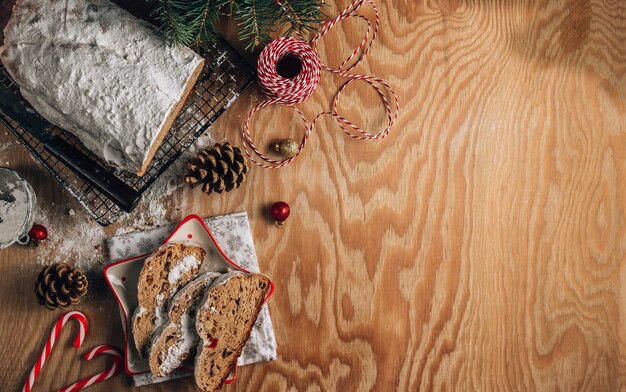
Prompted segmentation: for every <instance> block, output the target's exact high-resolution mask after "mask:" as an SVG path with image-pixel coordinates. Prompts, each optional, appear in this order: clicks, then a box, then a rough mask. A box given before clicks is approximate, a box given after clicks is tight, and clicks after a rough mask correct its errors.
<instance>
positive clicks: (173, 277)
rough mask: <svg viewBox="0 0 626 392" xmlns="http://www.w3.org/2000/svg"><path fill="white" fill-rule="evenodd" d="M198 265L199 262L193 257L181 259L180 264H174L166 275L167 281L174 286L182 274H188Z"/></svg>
mask: <svg viewBox="0 0 626 392" xmlns="http://www.w3.org/2000/svg"><path fill="white" fill-rule="evenodd" d="M198 264H200V260H198V259H197V258H196V257H195V256H193V255H188V256H185V257H183V260H182V261H181V262H180V263H178V264H176V265H175V266H174V268H172V269H171V270H170V272H169V274H168V275H167V281H168V282H170V284H172V285H173V284H175V283H176V282H178V281H179V280H180V278H181V277H182V276H183V274H185V273H187V272H189V271H190V270H191V269H192V268H193V267H196V266H197V265H198Z"/></svg>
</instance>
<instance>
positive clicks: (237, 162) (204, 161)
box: [185, 142, 248, 194]
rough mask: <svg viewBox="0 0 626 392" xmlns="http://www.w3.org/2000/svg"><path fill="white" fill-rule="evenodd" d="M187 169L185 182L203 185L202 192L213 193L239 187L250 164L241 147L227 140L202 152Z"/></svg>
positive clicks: (192, 184)
mask: <svg viewBox="0 0 626 392" xmlns="http://www.w3.org/2000/svg"><path fill="white" fill-rule="evenodd" d="M187 170H188V171H189V173H188V174H187V175H186V176H185V182H186V183H187V184H189V185H191V186H192V187H195V186H198V185H201V186H202V192H204V193H206V194H211V192H217V193H222V192H224V191H226V192H230V191H231V190H233V189H234V188H239V186H240V185H241V183H242V182H243V180H244V179H245V178H246V173H248V165H247V164H246V158H245V157H244V156H243V153H242V152H241V149H240V148H239V147H233V146H231V145H230V143H228V142H226V143H224V144H219V143H218V144H216V145H215V147H213V148H212V149H210V150H203V151H202V152H200V154H198V157H197V159H196V160H194V161H192V162H189V163H188V164H187Z"/></svg>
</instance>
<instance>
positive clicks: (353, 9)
mask: <svg viewBox="0 0 626 392" xmlns="http://www.w3.org/2000/svg"><path fill="white" fill-rule="evenodd" d="M275 1H276V2H277V3H278V4H279V5H280V6H281V7H282V8H283V10H284V12H285V14H286V15H288V16H289V10H288V9H287V8H286V7H285V6H284V4H283V3H282V2H281V1H280V0H275ZM365 3H368V4H370V5H371V6H372V9H373V10H374V15H375V20H374V24H373V26H372V23H371V21H370V20H369V19H368V18H367V17H365V16H363V15H360V14H358V13H357V12H358V11H359V9H360V8H361V7H362V6H363V5H364V4H365ZM348 18H359V19H361V20H364V21H365V22H366V24H367V31H366V33H365V35H364V36H363V39H362V40H361V42H360V44H359V46H358V47H357V48H356V49H355V50H354V51H353V52H352V53H351V54H350V55H349V56H348V57H347V58H345V59H344V60H343V61H342V62H341V64H340V65H339V67H338V68H331V67H329V66H327V65H325V64H323V63H322V62H321V60H320V58H319V56H318V54H317V52H316V51H315V48H316V46H317V43H318V41H319V40H320V39H321V38H322V37H324V35H326V34H327V33H328V32H329V31H330V30H331V29H332V28H333V27H334V26H336V25H337V24H338V23H339V22H341V21H343V20H346V19H348ZM379 26H380V17H379V12H378V8H377V7H376V5H375V4H374V1H373V0H354V1H352V2H351V3H350V4H349V5H348V6H347V7H346V8H345V9H344V10H343V11H342V12H340V13H339V15H337V16H336V17H335V18H334V19H331V20H329V21H327V22H326V23H324V24H323V25H322V26H321V28H320V30H319V32H318V33H317V34H316V35H315V36H314V37H313V38H312V39H311V40H310V41H309V42H308V43H307V42H305V41H304V39H303V37H302V36H301V35H300V33H299V32H298V30H297V29H296V34H297V38H287V37H281V38H277V39H275V40H274V41H272V42H271V43H270V44H269V45H268V46H267V47H265V48H264V49H263V51H262V52H261V55H260V56H259V60H258V64H257V67H258V77H259V83H260V84H261V88H262V90H263V92H264V93H265V95H266V96H267V97H268V99H267V100H265V101H262V102H261V103H259V104H258V105H257V106H255V107H254V108H253V109H252V111H251V112H250V114H249V115H248V117H247V118H246V121H245V123H244V126H243V129H242V140H243V143H242V145H243V148H244V151H245V153H246V155H247V156H248V158H250V160H251V161H252V162H253V163H254V164H256V165H257V166H259V167H263V168H267V169H277V168H280V167H283V166H285V165H288V164H289V163H291V162H292V161H293V160H294V159H296V158H297V157H298V155H300V153H301V152H302V150H303V149H304V146H305V144H306V142H307V140H308V139H309V137H310V135H311V131H312V130H313V128H314V126H315V124H316V122H317V120H318V119H319V118H320V117H321V116H325V115H330V116H333V117H334V118H335V119H336V120H337V123H338V124H339V126H340V127H341V129H342V130H343V132H344V133H346V134H347V135H348V136H349V137H351V138H353V139H358V140H381V139H383V138H385V137H386V136H387V135H388V134H389V132H390V131H391V128H392V127H393V125H394V123H395V122H396V120H397V118H398V114H399V111H400V105H399V102H398V98H397V96H396V94H395V92H394V91H393V89H392V88H391V87H390V86H389V84H388V83H387V82H385V81H384V80H382V79H380V78H377V77H374V76H368V75H358V74H351V73H349V72H350V71H351V70H352V69H354V67H356V66H357V65H358V64H360V63H361V62H362V61H363V60H364V58H365V57H366V56H367V55H368V54H369V52H370V50H371V48H372V45H373V43H374V41H375V40H376V37H377V35H378V29H379ZM370 34H371V39H370ZM289 57H292V58H294V59H296V60H297V61H298V62H299V63H300V64H301V68H300V70H299V72H298V74H297V75H295V76H294V77H285V76H282V75H280V73H279V72H278V70H277V67H278V64H279V62H281V61H282V60H285V59H287V58H289ZM355 58H356V60H354V59H355ZM350 63H351V64H350ZM348 64H350V65H348ZM321 69H324V70H326V71H328V72H331V73H334V74H338V75H340V76H342V77H344V78H347V79H348V80H347V81H346V82H345V83H344V84H343V85H342V86H341V87H339V90H338V91H337V94H336V95H335V98H334V99H333V103H332V107H331V110H332V111H330V112H322V113H319V114H318V115H317V116H315V118H314V119H313V121H312V122H311V123H310V124H309V123H308V121H307V119H306V117H305V116H304V114H303V112H302V111H301V110H300V109H298V108H296V107H295V105H297V104H299V103H302V102H304V101H305V100H306V99H308V98H309V97H310V96H311V94H313V92H314V91H315V89H316V88H317V86H318V84H319V81H320V77H321ZM355 81H363V82H365V83H367V84H368V85H370V86H371V87H372V88H373V89H374V90H375V91H376V93H377V94H378V96H379V97H380V99H381V102H382V104H383V106H384V107H385V111H386V113H387V126H386V127H385V128H383V129H382V130H381V131H380V132H378V133H371V132H368V131H366V130H364V129H362V128H360V127H359V126H357V125H356V124H354V123H353V122H352V121H350V120H348V119H347V118H345V117H344V116H342V115H341V114H340V113H339V111H338V108H339V98H340V97H341V95H342V93H343V92H344V91H345V89H346V88H347V87H348V86H349V85H350V84H351V83H353V82H355ZM388 95H389V96H391V97H393V105H392V104H391V103H390V102H389V99H388ZM272 104H280V105H285V106H288V107H291V108H293V109H294V110H295V111H296V113H298V114H299V115H300V117H301V118H302V120H303V122H304V126H305V129H304V136H303V138H302V141H301V143H300V146H299V148H298V150H297V152H296V154H295V155H294V156H293V157H291V158H287V159H281V160H277V159H272V158H271V157H268V156H266V155H265V154H263V153H262V152H261V151H260V150H259V148H258V147H257V146H256V145H255V143H254V141H253V138H252V134H251V131H250V120H251V118H252V117H253V116H254V114H255V113H256V112H258V111H259V110H260V109H263V108H265V107H266V106H269V105H272ZM250 150H252V152H251V151H250ZM261 161H262V162H261Z"/></svg>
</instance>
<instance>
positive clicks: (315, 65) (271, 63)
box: [258, 37, 321, 105]
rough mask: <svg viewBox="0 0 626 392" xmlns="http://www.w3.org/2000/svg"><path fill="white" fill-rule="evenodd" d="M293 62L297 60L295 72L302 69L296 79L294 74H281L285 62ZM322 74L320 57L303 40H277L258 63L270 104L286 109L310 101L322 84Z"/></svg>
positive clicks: (288, 70)
mask: <svg viewBox="0 0 626 392" xmlns="http://www.w3.org/2000/svg"><path fill="white" fill-rule="evenodd" d="M289 59H294V60H295V61H294V60H292V64H290V65H291V67H292V68H293V67H298V63H299V65H300V66H299V69H297V71H298V72H297V74H296V75H294V76H293V77H292V76H291V74H290V71H292V70H290V69H286V70H285V71H283V72H281V71H280V69H279V68H280V65H281V61H282V62H284V61H288V60H289ZM287 67H288V68H289V65H288V66H287ZM320 70H321V66H320V58H319V57H318V56H317V53H316V52H315V51H314V50H313V48H311V46H310V45H309V44H308V43H306V42H304V41H302V40H301V39H299V38H288V37H281V38H278V39H275V40H273V41H272V42H270V44H269V45H267V46H266V47H265V48H264V49H263V51H262V52H261V55H260V56H259V60H258V79H259V83H260V84H261V88H262V89H263V92H264V93H265V95H267V97H268V98H269V99H270V100H274V102H275V103H280V104H283V105H297V104H299V103H301V102H303V101H305V100H306V99H307V98H309V97H310V96H311V94H313V92H314V91H315V88H316V87H317V85H318V84H319V81H320V76H321V72H320ZM293 73H296V72H293Z"/></svg>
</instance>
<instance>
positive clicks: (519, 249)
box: [0, 0, 626, 391]
mask: <svg viewBox="0 0 626 392" xmlns="http://www.w3.org/2000/svg"><path fill="white" fill-rule="evenodd" d="M339 3H340V4H341V5H342V6H343V5H345V3H346V2H345V1H339ZM377 4H378V6H379V8H380V11H381V23H382V28H381V33H380V39H379V41H378V42H377V43H376V44H375V47H374V50H373V51H372V53H371V56H370V57H368V59H367V61H366V62H365V64H364V65H362V66H359V68H358V70H359V71H360V72H364V73H369V74H374V75H378V76H381V77H383V78H385V79H387V80H388V81H389V82H390V83H391V84H392V85H393V86H395V88H396V92H397V93H398V96H399V98H400V100H401V103H402V113H401V116H400V119H399V122H398V125H397V127H396V128H395V129H394V131H393V133H392V134H391V135H390V136H389V137H388V138H387V139H385V140H384V141H382V142H378V143H375V142H374V143H372V142H358V141H354V140H351V139H348V138H347V137H345V135H344V134H343V133H342V132H341V131H340V130H339V128H338V126H337V124H336V123H334V122H333V121H332V120H330V119H328V120H325V121H322V122H321V123H320V125H319V127H317V128H316V130H315V133H314V135H313V137H312V139H311V141H310V143H309V144H308V145H307V148H306V151H305V152H304V154H303V155H302V156H301V157H300V158H299V159H298V160H297V161H296V163H295V164H294V165H292V166H289V167H287V168H285V169H283V170H279V171H265V170H261V169H254V170H252V171H251V175H250V177H249V178H248V179H247V182H246V184H245V186H244V187H242V188H241V189H240V190H239V191H237V192H233V193H231V194H226V195H219V196H211V197H205V196H204V195H202V194H199V193H197V192H191V191H189V190H184V191H180V192H177V193H176V194H175V195H173V196H172V197H171V203H170V205H172V209H171V211H169V212H168V217H169V218H170V219H171V220H172V221H175V220H177V219H180V218H182V217H183V216H184V215H186V214H188V213H199V214H201V215H214V214H221V213H227V212H233V211H238V210H246V211H248V212H249V214H250V218H251V223H252V227H253V232H254V238H255V242H256V246H257V253H258V256H259V259H260V262H261V268H262V270H264V271H266V272H267V273H268V274H269V275H271V276H272V277H273V279H274V280H275V281H276V283H277V290H276V295H275V296H274V297H273V298H272V300H271V302H270V312H271V315H272V318H273V323H274V326H275V330H276V337H277V342H278V347H279V355H278V360H277V361H275V362H273V363H267V364H261V365H254V366H249V367H244V368H241V371H240V373H239V380H238V381H237V383H236V384H234V385H233V386H227V387H225V388H224V390H226V391H235V390H241V391H243V390H250V391H283V390H290V391H295V390H299V391H320V390H321V391H336V390H341V391H371V390H376V391H416V390H424V391H426V390H464V391H469V390H481V391H495V390H498V391H500V390H524V391H526V390H528V391H532V390H541V391H553V390H566V391H578V390H594V391H620V390H621V391H625V390H626V370H625V369H626V325H625V324H624V320H626V265H625V263H626V182H625V180H624V179H625V178H626V4H624V3H623V2H620V1H587V0H572V1H554V2H549V3H545V2H538V3H536V4H529V2H524V1H518V2H513V1H511V2H500V1H464V0H454V1H453V0H449V1H445V0H435V1H414V0H399V1H392V0H378V1H377ZM334 10H335V8H334V7H331V8H329V10H328V11H329V12H330V13H333V12H334ZM363 29H364V25H362V24H360V23H359V22H358V21H350V22H347V23H345V24H343V25H341V26H339V27H338V28H336V29H335V30H333V33H332V34H331V35H329V36H328V37H327V38H325V39H324V42H322V43H321V45H320V52H321V56H322V58H324V59H328V60H329V62H335V64H337V63H338V62H340V60H341V58H342V55H344V56H345V54H347V53H348V52H349V51H351V48H352V47H354V45H356V44H357V43H358V41H359V39H360V34H361V32H362V31H363ZM340 81H341V80H340V79H338V78H335V77H330V76H328V75H324V77H323V82H322V84H321V86H320V87H319V89H318V91H317V92H316V93H315V95H314V96H313V97H312V98H311V99H310V100H309V101H308V102H307V103H306V104H305V105H302V107H303V109H304V110H305V112H306V113H307V114H308V115H310V116H312V115H314V114H315V113H317V112H320V111H322V110H325V109H327V108H328V107H329V102H330V100H331V99H332V97H333V94H334V92H335V91H336V88H337V86H338V85H339V83H340ZM259 96H260V95H259V92H258V90H253V91H251V92H250V93H249V94H248V95H247V96H246V97H244V98H242V99H241V100H239V101H238V102H237V103H236V104H235V106H234V107H233V108H232V109H230V110H229V111H228V112H227V113H226V114H225V115H224V116H223V117H222V118H220V120H219V122H218V123H217V124H216V126H215V127H214V130H213V132H214V135H215V137H216V138H217V139H227V140H230V141H231V142H234V143H237V144H238V143H239V129H240V126H241V124H242V121H243V119H244V118H245V115H246V114H247V112H248V110H249V109H250V108H251V107H252V106H253V105H254V104H255V103H256V102H257V101H258V99H259ZM342 107H343V109H342V110H344V111H345V112H346V114H347V116H348V117H349V118H351V119H355V120H356V121H357V122H358V123H360V124H363V125H364V126H367V127H369V128H376V127H378V126H380V125H381V124H382V121H383V120H384V112H383V111H382V109H381V108H380V107H379V106H378V101H377V98H376V95H375V94H374V93H373V92H372V91H368V90H367V87H366V86H364V85H363V86H360V85H355V86H354V88H353V87H351V88H350V89H349V91H348V92H347V95H346V96H345V97H343V98H342ZM297 120H298V119H297V118H296V117H294V116H293V113H292V112H290V111H288V110H285V109H277V110H266V111H264V112H263V113H262V114H260V115H259V116H258V117H257V118H256V121H255V129H256V133H255V135H256V137H257V138H258V142H259V143H260V144H265V145H267V144H269V143H270V141H271V140H272V139H273V138H276V137H287V136H288V135H292V136H295V137H299V135H301V131H302V130H301V128H300V124H299V123H298V121H297ZM11 138H12V136H11V135H7V134H5V133H4V132H0V143H2V142H7V141H10V140H11ZM0 154H1V159H0V162H5V161H8V162H9V166H11V167H14V168H17V169H18V170H20V171H22V172H24V173H25V175H26V177H27V178H29V179H30V180H31V181H32V182H33V183H35V187H36V188H37V190H38V197H39V198H40V200H43V203H51V202H53V201H54V202H55V204H56V205H58V206H68V205H69V206H72V205H74V204H73V203H74V202H73V201H72V199H71V198H70V196H68V195H67V194H66V193H64V192H63V191H62V189H61V188H60V187H59V186H58V185H56V184H55V183H54V181H53V180H52V179H51V177H50V176H49V175H47V174H46V173H45V172H44V170H42V169H41V168H40V167H38V166H37V165H36V164H35V163H33V161H31V160H30V158H28V154H27V153H26V152H25V150H24V149H23V148H12V149H10V151H2V152H0ZM276 200H285V201H288V202H289V203H290V204H291V207H292V217H290V218H289V222H288V225H287V227H286V228H285V229H284V230H278V229H276V228H275V227H273V226H272V225H271V223H269V222H268V221H267V217H266V214H265V212H264V211H265V210H264V208H266V207H267V205H268V204H269V203H272V202H274V201H276ZM176 206H179V207H180V206H184V208H180V209H176ZM61 208H62V207H59V209H61ZM75 208H78V207H75ZM59 214H60V215H62V212H59ZM59 219H69V218H67V217H62V218H59ZM116 229H117V227H116V226H114V227H111V228H110V229H108V230H110V233H113V232H115V230H116ZM36 255H37V253H36V250H33V249H24V248H16V247H13V248H11V249H10V250H6V251H2V252H0V309H2V314H1V315H0V329H1V330H2V333H1V334H0V384H1V385H2V386H3V388H2V389H3V390H16V389H17V388H18V387H19V386H20V385H21V384H22V382H23V381H24V376H25V374H26V371H27V369H28V367H30V365H31V364H32V363H33V361H34V359H35V357H36V355H37V353H38V351H39V350H40V347H41V344H42V342H43V341H44V335H45V334H47V333H48V332H47V331H48V329H49V328H50V326H51V325H52V323H53V320H54V319H55V318H56V317H57V316H58V312H57V313H50V312H47V311H45V310H44V309H41V308H39V307H37V306H36V302H35V299H34V296H33V295H32V293H31V285H32V282H33V280H34V277H35V275H34V274H36V272H37V270H38V269H39V268H40V266H38V265H37V264H36V263H35V262H34V259H35V258H36ZM68 258H69V259H70V260H71V255H68ZM79 309H81V310H84V311H85V313H86V314H87V316H88V317H89V319H90V320H91V321H92V324H93V325H94V329H93V332H92V334H91V335H90V337H89V339H88V341H87V346H90V345H92V344H97V343H101V342H104V341H107V342H108V341H110V342H114V343H118V344H121V341H122V335H121V331H119V321H118V315H117V309H116V305H115V303H114V301H113V299H112V297H111V296H110V295H102V297H96V298H91V299H89V300H88V301H86V302H85V303H84V304H83V305H81V306H80V307H79ZM63 336H64V339H67V340H69V339H70V331H65V332H64V335H63ZM66 346H67V344H66ZM74 358H76V355H75V352H74V351H73V350H72V349H70V348H68V347H65V349H64V350H58V347H57V350H55V352H54V353H53V355H52V358H51V364H54V365H53V366H52V367H49V368H47V369H46V370H44V373H43V374H42V379H41V380H40V383H39V385H38V389H37V390H42V391H43V390H50V389H54V388H59V387H61V386H63V385H65V384H66V383H67V382H69V381H72V380H74V379H76V378H77V377H78V376H79V375H86V374H89V373H90V372H92V371H94V370H96V369H98V368H100V367H101V366H102V365H103V364H102V360H97V361H95V362H99V363H95V364H84V363H82V364H81V365H80V366H78V365H77V364H76V360H75V359H74ZM72 361H73V362H74V364H72ZM54 366H56V370H55V369H53V367H54ZM124 388H125V389H131V387H130V386H129V381H128V380H127V379H125V378H124V377H117V378H115V379H113V380H110V381H107V382H106V383H103V384H101V385H99V386H98V387H94V388H92V390H93V391H96V390H122V389H124ZM142 390H145V391H166V390H194V386H193V383H192V381H191V380H187V381H179V382H173V383H168V384H163V385H160V386H154V387H145V388H143V389H142Z"/></svg>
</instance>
